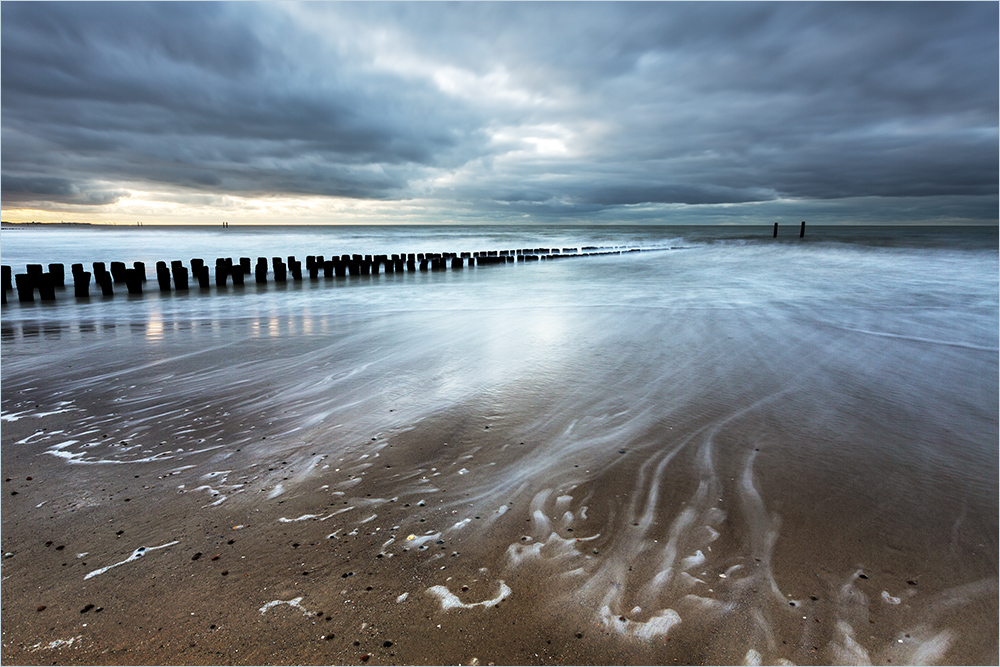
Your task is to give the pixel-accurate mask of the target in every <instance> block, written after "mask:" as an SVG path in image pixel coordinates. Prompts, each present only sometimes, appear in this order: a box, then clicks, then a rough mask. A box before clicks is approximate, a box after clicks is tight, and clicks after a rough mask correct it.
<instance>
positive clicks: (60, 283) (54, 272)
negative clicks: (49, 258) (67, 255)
mask: <svg viewBox="0 0 1000 667" xmlns="http://www.w3.org/2000/svg"><path fill="white" fill-rule="evenodd" d="M49 275H50V276H52V284H53V285H54V286H56V287H65V286H66V273H65V269H64V268H63V265H62V264H49Z"/></svg>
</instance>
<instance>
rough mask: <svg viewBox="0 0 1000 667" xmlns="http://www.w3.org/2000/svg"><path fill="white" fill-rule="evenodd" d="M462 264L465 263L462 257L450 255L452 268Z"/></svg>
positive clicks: (458, 267)
mask: <svg viewBox="0 0 1000 667" xmlns="http://www.w3.org/2000/svg"><path fill="white" fill-rule="evenodd" d="M464 265H465V260H464V259H462V258H461V257H452V258H451V268H452V269H453V270H454V269H461V268H462V267H463V266H464Z"/></svg>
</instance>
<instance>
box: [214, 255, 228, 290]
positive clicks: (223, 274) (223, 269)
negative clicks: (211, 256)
mask: <svg viewBox="0 0 1000 667" xmlns="http://www.w3.org/2000/svg"><path fill="white" fill-rule="evenodd" d="M228 278H229V265H228V264H226V260H225V258H224V257H217V258H216V259H215V286H216V287H218V288H219V289H222V288H223V287H225V286H226V280H227V279H228Z"/></svg>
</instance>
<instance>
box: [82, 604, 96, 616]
mask: <svg viewBox="0 0 1000 667" xmlns="http://www.w3.org/2000/svg"><path fill="white" fill-rule="evenodd" d="M93 608H94V605H92V604H88V605H87V606H85V607H84V608H83V609H81V610H80V613H81V614H86V613H87V612H88V611H90V610H91V609H93Z"/></svg>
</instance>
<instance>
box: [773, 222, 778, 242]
mask: <svg viewBox="0 0 1000 667" xmlns="http://www.w3.org/2000/svg"><path fill="white" fill-rule="evenodd" d="M771 238H773V239H776V238H778V223H774V236H772V237H771Z"/></svg>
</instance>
